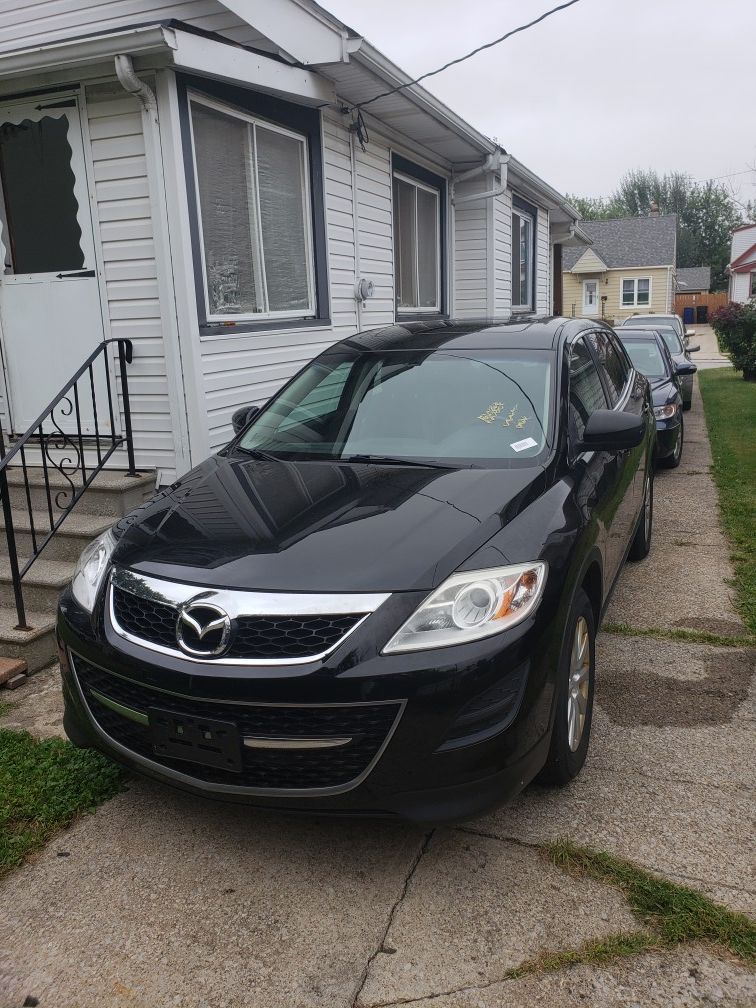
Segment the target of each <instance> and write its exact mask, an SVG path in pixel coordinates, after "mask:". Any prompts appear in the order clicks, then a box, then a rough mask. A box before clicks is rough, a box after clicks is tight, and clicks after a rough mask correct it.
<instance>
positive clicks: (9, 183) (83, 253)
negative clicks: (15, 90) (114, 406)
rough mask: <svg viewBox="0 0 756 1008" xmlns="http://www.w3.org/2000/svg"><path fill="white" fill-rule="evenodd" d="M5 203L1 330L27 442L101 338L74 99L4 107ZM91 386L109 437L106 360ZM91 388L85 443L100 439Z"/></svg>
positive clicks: (62, 421) (11, 391) (1, 185)
mask: <svg viewBox="0 0 756 1008" xmlns="http://www.w3.org/2000/svg"><path fill="white" fill-rule="evenodd" d="M0 197H1V198H0V255H2V257H3V258H2V260H1V261H0V267H2V273H1V274H0V321H1V322H2V336H3V350H4V355H5V367H6V375H7V384H8V386H9V387H8V397H9V405H10V412H11V424H12V428H13V432H14V433H16V434H23V433H25V431H26V430H27V429H28V428H29V426H30V425H31V423H32V422H33V421H34V420H35V419H36V417H37V415H38V414H39V413H41V412H42V410H43V409H44V408H45V407H46V406H47V405H48V403H49V402H50V400H51V399H53V398H54V396H55V395H56V393H57V392H59V391H60V389H61V387H62V386H63V385H64V384H65V382H66V381H67V380H68V379H69V378H70V377H71V376H72V375H73V374H74V372H75V371H77V370H78V368H79V367H80V365H81V364H83V362H84V361H85V360H86V358H87V357H88V356H89V354H90V353H91V352H92V351H93V350H94V349H95V347H96V346H97V345H98V344H99V343H101V342H102V340H103V338H104V330H103V321H102V307H101V302H100V290H99V281H98V277H97V268H96V263H95V255H94V234H93V227H92V217H91V213H90V201H89V192H88V187H87V176H86V170H85V162H84V143H83V138H82V132H81V121H80V117H79V107H78V102H77V100H76V98H73V97H69V98H57V99H56V98H55V97H54V96H50V95H48V96H46V98H41V99H40V100H38V101H34V102H32V101H28V102H27V103H25V104H23V105H22V104H12V105H2V104H0ZM94 377H95V389H96V393H97V406H98V408H97V414H98V417H97V419H98V429H99V432H100V433H110V417H109V412H108V410H107V406H106V403H107V392H106V386H105V370H104V363H103V361H102V360H98V361H97V362H96V368H95V375H94ZM89 385H90V383H89V378H88V376H87V378H86V387H84V384H83V383H80V389H79V393H80V394H79V409H80V417H81V428H82V429H81V432H82V434H93V433H94V432H95V425H94V416H95V407H94V405H93V402H92V398H93V396H92V393H91V390H90V387H89ZM103 394H104V395H105V398H103V397H102V396H103ZM67 414H68V407H67V404H64V405H63V407H62V409H61V410H60V411H59V412H58V413H57V414H56V419H57V421H58V423H59V425H60V426H61V427H62V428H63V429H64V430H66V432H67V433H70V432H73V431H75V430H76V427H77V425H76V417H75V415H74V412H73V410H72V411H71V413H70V414H68V415H67ZM51 431H52V427H50V431H47V428H46V432H51Z"/></svg>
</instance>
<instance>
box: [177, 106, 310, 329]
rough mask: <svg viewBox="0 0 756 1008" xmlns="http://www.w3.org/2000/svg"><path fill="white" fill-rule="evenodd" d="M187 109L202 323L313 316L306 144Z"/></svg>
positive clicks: (202, 109)
mask: <svg viewBox="0 0 756 1008" xmlns="http://www.w3.org/2000/svg"><path fill="white" fill-rule="evenodd" d="M191 108H192V131H193V136H194V155H195V163H196V167H197V188H198V195H199V204H200V206H199V209H200V221H201V225H202V241H203V250H204V266H205V279H206V285H207V310H208V317H211V318H225V317H229V316H230V317H234V316H250V315H292V316H298V315H299V316H301V315H312V314H314V311H315V304H314V284H313V279H312V277H313V263H312V253H311V242H310V227H311V225H310V203H309V186H308V167H307V145H306V140H305V138H304V137H301V136H297V135H294V134H291V133H288V132H283V131H281V130H277V129H275V128H273V127H271V126H269V125H267V124H264V123H259V122H256V121H254V120H250V119H246V118H242V117H241V116H237V115H235V114H233V113H231V112H223V111H220V110H218V109H216V108H211V107H209V106H206V105H204V104H200V103H197V102H195V101H193V102H192V106H191Z"/></svg>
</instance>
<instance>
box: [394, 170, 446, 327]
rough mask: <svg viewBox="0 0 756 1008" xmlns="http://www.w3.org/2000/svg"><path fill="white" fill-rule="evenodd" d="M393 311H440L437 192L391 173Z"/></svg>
mask: <svg viewBox="0 0 756 1008" xmlns="http://www.w3.org/2000/svg"><path fill="white" fill-rule="evenodd" d="M394 268H395V276H396V308H397V311H400V312H401V311H411V312H440V311H441V191H440V190H439V189H437V188H435V187H434V186H430V185H426V184H425V183H424V182H421V181H419V180H418V179H416V178H413V177H411V176H409V175H405V174H402V173H399V172H394Z"/></svg>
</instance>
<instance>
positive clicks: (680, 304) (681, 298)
mask: <svg viewBox="0 0 756 1008" xmlns="http://www.w3.org/2000/svg"><path fill="white" fill-rule="evenodd" d="M729 300H730V299H729V297H728V295H727V291H717V293H716V294H676V295H675V312H676V313H677V314H678V315H681V316H682V317H683V318H685V309H686V308H692V309H693V322H694V323H695V322H698V321H701V322H703V321H704V320H703V319H702V318H701V317H700V316H701V313H700V312H699V308H701V307H705V308H706V309H707V311H706V317H707V318H711V316H712V315H713V314H714V312H715V311H716V310H717V309H718V308H724V306H725V305H726V304H727V303H728V302H729Z"/></svg>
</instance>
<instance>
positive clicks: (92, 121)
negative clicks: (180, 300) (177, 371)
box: [72, 82, 176, 478]
mask: <svg viewBox="0 0 756 1008" xmlns="http://www.w3.org/2000/svg"><path fill="white" fill-rule="evenodd" d="M86 104H87V117H88V125H89V134H90V137H91V156H92V162H93V175H94V196H95V207H94V209H95V214H96V222H95V225H96V238H97V228H99V241H100V242H101V252H102V259H103V265H104V275H105V296H106V299H107V315H108V318H107V319H106V335H108V333H107V324H108V323H109V327H110V333H109V335H110V336H112V337H114V338H115V337H125V338H128V339H130V340H132V341H133V344H134V360H133V363H132V364H131V365H130V366H129V368H128V379H129V398H130V402H131V422H132V428H133V431H134V449H135V453H136V460H137V465H138V466H140V467H142V468H149V469H161V470H163V471H164V472H165V474H166V477H167V478H170V477H171V475H172V474H173V473H174V472H175V469H176V461H175V452H174V443H175V442H174V434H173V428H172V423H171V415H170V404H169V398H168V378H167V372H166V361H165V349H164V345H163V334H162V322H161V312H160V302H159V299H158V282H157V268H156V262H155V246H154V241H153V221H152V215H151V208H150V199H149V191H148V184H147V168H146V162H145V148H144V137H143V134H142V118H141V112H140V106H139V103H138V102H137V101H136V99H134V98H132V97H130V96H128V95H126V94H125V93H124V91H123V89H122V88H121V87H120V86H119V85H118V84H116V83H115V82H114V83H113V84H104V85H95V86H92V87H89V88H87V90H86ZM73 363H74V362H72V370H73ZM76 363H78V362H76ZM116 384H117V385H118V387H119V388H120V383H118V382H117V383H116ZM122 427H123V425H122ZM118 464H120V465H123V460H122V459H120V460H119V463H118Z"/></svg>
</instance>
